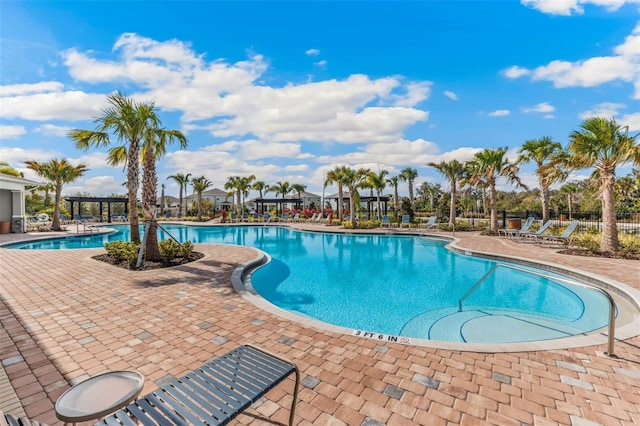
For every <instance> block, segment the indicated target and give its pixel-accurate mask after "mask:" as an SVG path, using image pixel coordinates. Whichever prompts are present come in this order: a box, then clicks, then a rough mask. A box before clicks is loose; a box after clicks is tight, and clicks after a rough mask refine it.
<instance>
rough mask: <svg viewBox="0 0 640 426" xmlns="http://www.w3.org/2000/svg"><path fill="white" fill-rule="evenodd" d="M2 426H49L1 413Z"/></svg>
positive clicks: (0, 421)
mask: <svg viewBox="0 0 640 426" xmlns="http://www.w3.org/2000/svg"><path fill="white" fill-rule="evenodd" d="M0 426H47V425H46V424H44V423H39V422H36V421H35V420H32V419H28V418H26V417H15V416H12V415H11V414H7V413H3V412H2V411H0Z"/></svg>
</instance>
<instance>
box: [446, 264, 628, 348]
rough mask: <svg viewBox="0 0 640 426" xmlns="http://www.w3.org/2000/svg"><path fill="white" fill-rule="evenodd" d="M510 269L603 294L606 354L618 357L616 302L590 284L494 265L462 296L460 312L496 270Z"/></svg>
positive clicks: (607, 293) (603, 291) (459, 302)
mask: <svg viewBox="0 0 640 426" xmlns="http://www.w3.org/2000/svg"><path fill="white" fill-rule="evenodd" d="M500 267H502V268H508V269H513V270H515V271H521V272H526V273H529V274H532V275H537V276H539V277H543V278H547V279H550V280H554V281H558V282H562V283H564V284H571V285H577V286H578V287H582V288H587V289H590V290H596V291H599V292H600V293H602V294H603V295H604V296H605V297H606V298H607V300H608V301H609V324H608V330H609V331H608V336H607V337H608V341H607V352H605V355H607V356H609V357H611V358H615V357H616V355H615V354H614V352H613V346H614V341H615V328H616V309H617V306H616V301H615V300H613V297H612V296H611V294H609V292H608V291H606V290H605V289H603V288H601V287H596V286H594V285H589V284H585V283H581V282H578V281H574V280H568V279H565V278H561V277H556V276H553V275H549V274H544V273H542V272H537V271H532V270H530V269H525V268H519V267H517V266H512V265H507V264H504V263H497V264H495V265H493V266H492V267H491V269H489V270H488V271H487V273H486V274H484V275H483V276H482V278H480V279H479V280H478V281H477V282H476V283H475V284H474V285H473V286H471V288H470V289H469V290H467V292H466V293H465V294H464V296H462V297H461V298H460V299H459V300H458V312H462V301H463V300H464V299H466V298H467V297H469V296H470V295H471V293H473V292H474V291H475V290H476V289H477V288H478V287H479V286H480V284H482V283H483V282H484V281H485V280H486V279H487V278H488V277H489V276H490V275H491V274H493V273H494V272H495V270H496V269H498V268H500Z"/></svg>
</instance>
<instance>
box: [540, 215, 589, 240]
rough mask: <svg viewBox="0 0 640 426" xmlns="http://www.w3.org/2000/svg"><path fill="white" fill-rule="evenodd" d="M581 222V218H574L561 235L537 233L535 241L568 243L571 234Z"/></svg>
mask: <svg viewBox="0 0 640 426" xmlns="http://www.w3.org/2000/svg"><path fill="white" fill-rule="evenodd" d="M579 224H580V221H579V220H573V221H571V223H569V226H567V229H565V230H564V232H563V233H562V234H560V235H537V236H536V237H535V239H534V242H535V243H540V244H542V243H545V242H550V243H554V242H555V243H562V244H564V243H566V242H567V241H568V240H569V237H570V236H571V234H573V233H574V232H575V230H576V229H577V228H578V225H579Z"/></svg>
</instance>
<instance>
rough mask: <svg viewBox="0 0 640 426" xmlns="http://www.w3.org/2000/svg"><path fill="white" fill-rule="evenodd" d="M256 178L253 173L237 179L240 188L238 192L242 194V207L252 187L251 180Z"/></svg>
mask: <svg viewBox="0 0 640 426" xmlns="http://www.w3.org/2000/svg"><path fill="white" fill-rule="evenodd" d="M255 180H256V176H255V175H249V176H242V177H240V179H239V180H238V186H239V189H240V194H241V196H242V208H244V205H245V203H246V198H247V197H248V196H249V190H250V189H251V188H252V187H253V182H254V181H255ZM240 213H242V211H241V212H240Z"/></svg>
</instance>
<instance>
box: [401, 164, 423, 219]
mask: <svg viewBox="0 0 640 426" xmlns="http://www.w3.org/2000/svg"><path fill="white" fill-rule="evenodd" d="M399 176H400V180H401V181H403V182H407V184H408V186H409V188H408V189H409V201H410V202H411V209H412V210H414V211H415V209H416V203H415V199H414V197H413V182H414V181H415V180H416V178H417V177H418V171H417V170H416V169H412V168H411V167H405V168H404V169H402V171H401V172H400V175H399Z"/></svg>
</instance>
